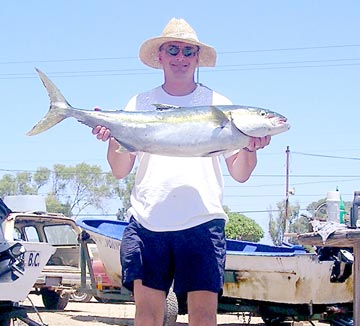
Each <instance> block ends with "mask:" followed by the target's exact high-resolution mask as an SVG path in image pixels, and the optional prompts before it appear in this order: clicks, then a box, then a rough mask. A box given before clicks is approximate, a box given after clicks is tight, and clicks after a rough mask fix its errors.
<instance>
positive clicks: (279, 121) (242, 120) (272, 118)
mask: <svg viewBox="0 0 360 326" xmlns="http://www.w3.org/2000/svg"><path fill="white" fill-rule="evenodd" d="M230 116H231V120H232V122H233V124H234V125H235V127H236V128H237V129H239V130H240V131H241V132H242V133H244V134H246V135H248V136H251V137H265V136H273V135H277V134H280V133H282V132H285V131H287V130H289V129H290V124H289V123H288V121H287V118H286V117H284V116H283V115H281V114H279V113H276V112H273V111H270V110H267V109H262V108H256V107H240V108H238V109H237V108H234V109H232V110H230Z"/></svg>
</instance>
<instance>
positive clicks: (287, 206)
mask: <svg viewBox="0 0 360 326" xmlns="http://www.w3.org/2000/svg"><path fill="white" fill-rule="evenodd" d="M289 156H290V147H289V146H287V147H286V183H285V184H286V186H285V234H287V233H289Z"/></svg>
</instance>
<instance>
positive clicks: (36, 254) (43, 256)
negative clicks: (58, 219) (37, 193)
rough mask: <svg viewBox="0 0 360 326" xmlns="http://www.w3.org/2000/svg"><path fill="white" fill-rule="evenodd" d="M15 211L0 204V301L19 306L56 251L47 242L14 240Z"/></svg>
mask: <svg viewBox="0 0 360 326" xmlns="http://www.w3.org/2000/svg"><path fill="white" fill-rule="evenodd" d="M10 212H11V211H10V210H9V209H8V207H7V206H6V205H5V204H4V203H3V202H2V200H1V201H0V301H10V302H14V303H18V302H20V301H23V300H25V299H26V297H27V295H28V294H29V292H30V291H31V289H32V287H33V285H34V283H35V281H36V279H37V277H38V276H39V275H40V274H41V271H42V269H43V268H44V266H45V264H46V263H47V261H48V260H49V258H50V256H51V255H52V254H53V253H54V252H55V248H54V247H53V246H51V245H50V244H47V243H40V242H27V241H20V240H19V241H18V240H16V239H14V232H13V231H14V223H13V221H11V220H7V217H8V214H9V213H10Z"/></svg>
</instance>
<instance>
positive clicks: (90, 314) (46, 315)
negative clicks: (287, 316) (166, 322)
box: [23, 295, 328, 326]
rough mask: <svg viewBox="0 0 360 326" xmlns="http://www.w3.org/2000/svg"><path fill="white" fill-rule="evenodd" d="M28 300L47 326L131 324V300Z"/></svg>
mask: <svg viewBox="0 0 360 326" xmlns="http://www.w3.org/2000/svg"><path fill="white" fill-rule="evenodd" d="M30 299H31V301H32V302H33V304H34V305H35V306H36V307H37V309H38V311H39V314H40V316H41V319H42V320H43V322H44V323H45V324H47V325H49V326H64V325H66V326H80V325H82V326H84V324H85V325H86V326H101V325H104V326H105V325H121V326H132V325H134V314H135V307H134V304H132V303H128V304H110V303H99V302H97V301H96V300H95V299H92V300H91V301H90V302H88V303H78V302H70V303H69V304H68V305H67V307H66V308H65V310H64V311H55V312H50V311H48V310H45V308H44V306H43V304H42V301H41V297H39V296H36V295H31V296H30ZM23 306H26V307H29V309H30V307H31V303H30V301H29V300H26V301H25V302H24V303H23ZM28 316H29V317H30V318H32V319H33V320H35V321H37V322H39V317H38V316H37V314H36V313H34V312H29V313H28ZM244 321H245V322H246V323H245V324H247V321H248V316H245V320H244V318H243V316H242V315H236V314H232V315H231V314H226V315H218V325H227V326H235V325H244ZM187 322H188V319H187V315H182V316H178V318H177V323H176V325H177V326H181V325H183V326H185V325H188V323H187ZM291 324H296V326H301V325H303V326H311V324H310V323H308V322H302V323H289V325H291ZM314 324H315V325H317V326H325V325H327V326H328V324H323V323H319V322H314ZM250 325H258V326H264V323H263V322H262V319H261V318H255V317H252V318H251V320H250Z"/></svg>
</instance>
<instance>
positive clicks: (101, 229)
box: [77, 219, 353, 304]
mask: <svg viewBox="0 0 360 326" xmlns="http://www.w3.org/2000/svg"><path fill="white" fill-rule="evenodd" d="M77 223H78V225H79V226H80V227H81V228H83V229H85V230H86V231H87V232H88V233H89V234H90V236H91V237H92V238H93V239H94V241H95V242H96V244H97V246H98V250H99V254H100V258H101V260H102V262H103V264H104V266H105V269H106V272H107V274H108V275H109V277H110V278H111V279H112V281H114V282H116V283H117V284H121V264H120V245H121V239H122V234H123V231H124V229H125V227H126V225H127V223H125V222H120V221H108V220H95V219H80V220H78V221H77ZM333 265H334V262H333V261H331V260H326V261H320V260H319V257H318V255H317V254H315V253H307V252H306V251H305V250H304V249H303V247H301V246H283V247H276V246H269V245H262V244H257V243H252V242H246V241H236V240H227V252H226V266H225V270H226V278H225V284H224V287H223V296H224V297H228V298H230V299H236V300H239V299H240V300H252V301H264V302H275V303H287V304H332V303H347V302H352V300H353V277H352V275H351V276H350V277H348V278H347V279H346V280H345V281H344V282H338V283H332V282H330V277H331V273H332V268H333ZM204 277H206V275H204Z"/></svg>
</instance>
